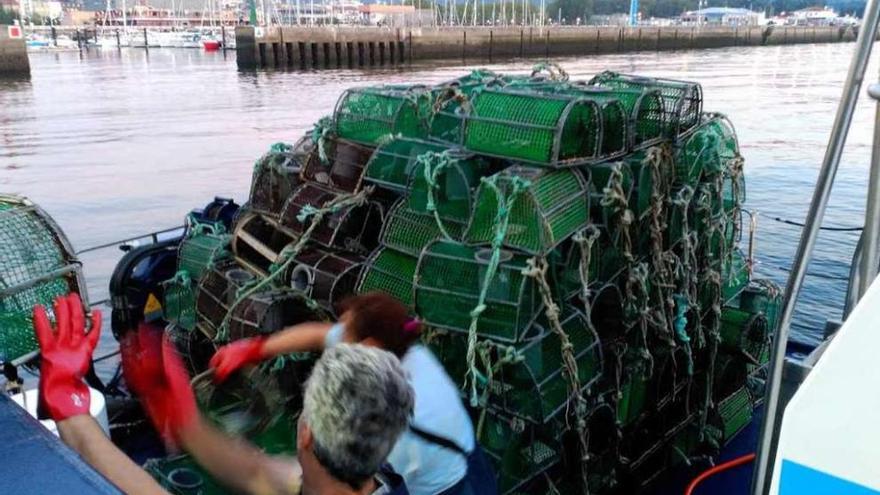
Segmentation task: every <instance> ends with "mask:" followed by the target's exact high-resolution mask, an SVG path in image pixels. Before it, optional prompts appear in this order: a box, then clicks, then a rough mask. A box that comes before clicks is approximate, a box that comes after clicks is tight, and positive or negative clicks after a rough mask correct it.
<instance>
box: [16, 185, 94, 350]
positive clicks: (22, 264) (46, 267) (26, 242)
mask: <svg viewBox="0 0 880 495" xmlns="http://www.w3.org/2000/svg"><path fill="white" fill-rule="evenodd" d="M78 272H79V264H78V262H76V260H75V258H74V255H73V253H72V250H71V249H70V247H69V244H68V243H67V240H66V238H65V237H64V234H63V233H62V232H61V231H60V230H59V229H58V227H57V226H56V225H55V224H54V222H52V220H51V219H50V218H49V217H48V216H47V215H46V214H45V213H44V212H43V211H42V210H41V209H40V208H39V207H37V206H36V205H34V204H32V203H30V202H29V201H27V200H26V199H24V198H21V197H16V196H5V195H0V361H4V362H5V361H13V360H16V359H18V358H21V357H23V356H25V355H27V354H30V353H31V352H34V351H36V350H37V349H38V346H37V341H36V338H35V336H34V331H33V325H32V321H31V316H32V313H33V307H34V305H36V304H42V305H43V306H45V307H46V308H47V309H48V310H49V311H50V312H51V308H52V302H53V301H54V299H55V298H56V297H58V296H61V295H64V294H67V293H68V292H72V291H73V292H78V291H79V290H80V288H81V284H80V281H79V280H78V277H77V274H78Z"/></svg>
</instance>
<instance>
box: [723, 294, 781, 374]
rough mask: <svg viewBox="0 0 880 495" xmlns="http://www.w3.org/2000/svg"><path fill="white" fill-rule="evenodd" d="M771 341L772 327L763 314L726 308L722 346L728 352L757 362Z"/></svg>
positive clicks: (724, 310) (724, 311)
mask: <svg viewBox="0 0 880 495" xmlns="http://www.w3.org/2000/svg"><path fill="white" fill-rule="evenodd" d="M769 339H770V325H769V324H768V323H767V317H766V316H764V314H763V313H749V312H748V311H743V310H741V309H736V308H732V307H725V308H724V309H723V310H722V312H721V346H722V348H724V349H725V350H727V351H728V352H731V353H734V354H739V355H743V356H745V357H746V359H747V360H748V361H751V362H757V361H758V360H759V359H760V357H761V356H760V353H761V351H762V350H763V349H764V346H765V345H766V343H767V342H768V341H769Z"/></svg>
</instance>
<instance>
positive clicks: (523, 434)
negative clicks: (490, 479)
mask: <svg viewBox="0 0 880 495" xmlns="http://www.w3.org/2000/svg"><path fill="white" fill-rule="evenodd" d="M554 433H556V432H555V431H553V429H551V428H547V427H543V428H542V427H538V426H533V425H526V424H524V423H523V422H522V421H521V420H517V419H514V418H509V417H505V416H502V415H499V414H494V413H491V412H489V413H487V414H486V418H485V423H484V425H483V431H482V434H481V435H480V437H479V438H478V440H479V441H480V445H482V446H483V449H484V450H485V452H486V455H487V456H488V457H489V460H490V461H491V462H492V464H493V465H494V466H495V472H496V473H498V493H500V494H502V495H506V494H510V493H513V492H515V491H516V490H517V489H518V488H519V487H521V486H523V485H525V484H526V483H527V482H529V481H530V480H532V479H534V478H535V477H537V476H539V475H540V474H541V473H543V472H545V471H547V470H548V469H550V468H551V467H553V466H554V465H555V464H556V463H558V462H559V458H560V456H559V452H560V451H561V450H562V445H561V443H560V442H559V441H558V440H556V438H555V435H554Z"/></svg>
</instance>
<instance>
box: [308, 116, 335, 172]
mask: <svg viewBox="0 0 880 495" xmlns="http://www.w3.org/2000/svg"><path fill="white" fill-rule="evenodd" d="M332 133H333V117H330V116H324V117H321V118H320V119H318V121H317V122H315V126H314V127H313V128H312V142H313V143H315V146H316V147H317V148H318V158H319V159H320V160H321V163H322V164H323V165H329V164H330V158H329V157H328V155H327V139H328V138H329V137H330V136H331V135H332Z"/></svg>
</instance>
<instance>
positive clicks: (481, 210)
mask: <svg viewBox="0 0 880 495" xmlns="http://www.w3.org/2000/svg"><path fill="white" fill-rule="evenodd" d="M523 179H524V180H526V181H528V186H527V187H526V188H525V190H523V191H522V192H519V193H518V194H516V195H513V189H514V187H515V183H516V182H518V181H520V180H523ZM489 180H493V181H494V182H493V183H494V184H495V185H496V186H497V188H498V190H500V192H501V194H502V195H503V196H504V197H505V201H506V202H509V203H511V204H508V205H507V206H508V212H509V213H508V214H509V224H508V228H507V232H506V235H505V237H504V245H505V246H507V247H510V248H514V249H518V250H522V251H526V252H529V253H544V252H547V251H549V250H550V249H552V248H553V247H555V246H556V245H557V244H559V243H560V242H562V241H563V240H564V239H566V238H567V237H569V236H571V235H572V234H573V233H574V232H576V231H578V230H580V229H581V228H583V227H584V226H586V224H587V222H588V221H589V207H590V201H589V195H588V188H587V181H585V180H584V178H583V177H582V176H581V174H580V172H578V171H576V170H571V169H565V170H553V171H547V170H540V169H533V168H527V167H520V166H515V167H511V168H508V169H506V170H504V171H503V172H501V173H499V174H498V175H496V176H494V177H493V179H489ZM499 207H500V205H499V201H498V194H497V191H496V189H495V188H494V187H492V186H491V185H489V184H481V185H480V187H479V189H478V190H477V195H476V205H475V208H474V215H473V217H472V219H471V224H470V225H469V226H468V230H467V233H466V234H465V240H466V241H467V242H469V243H488V242H491V241H492V239H493V238H494V237H495V230H496V222H497V213H498V209H499Z"/></svg>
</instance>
